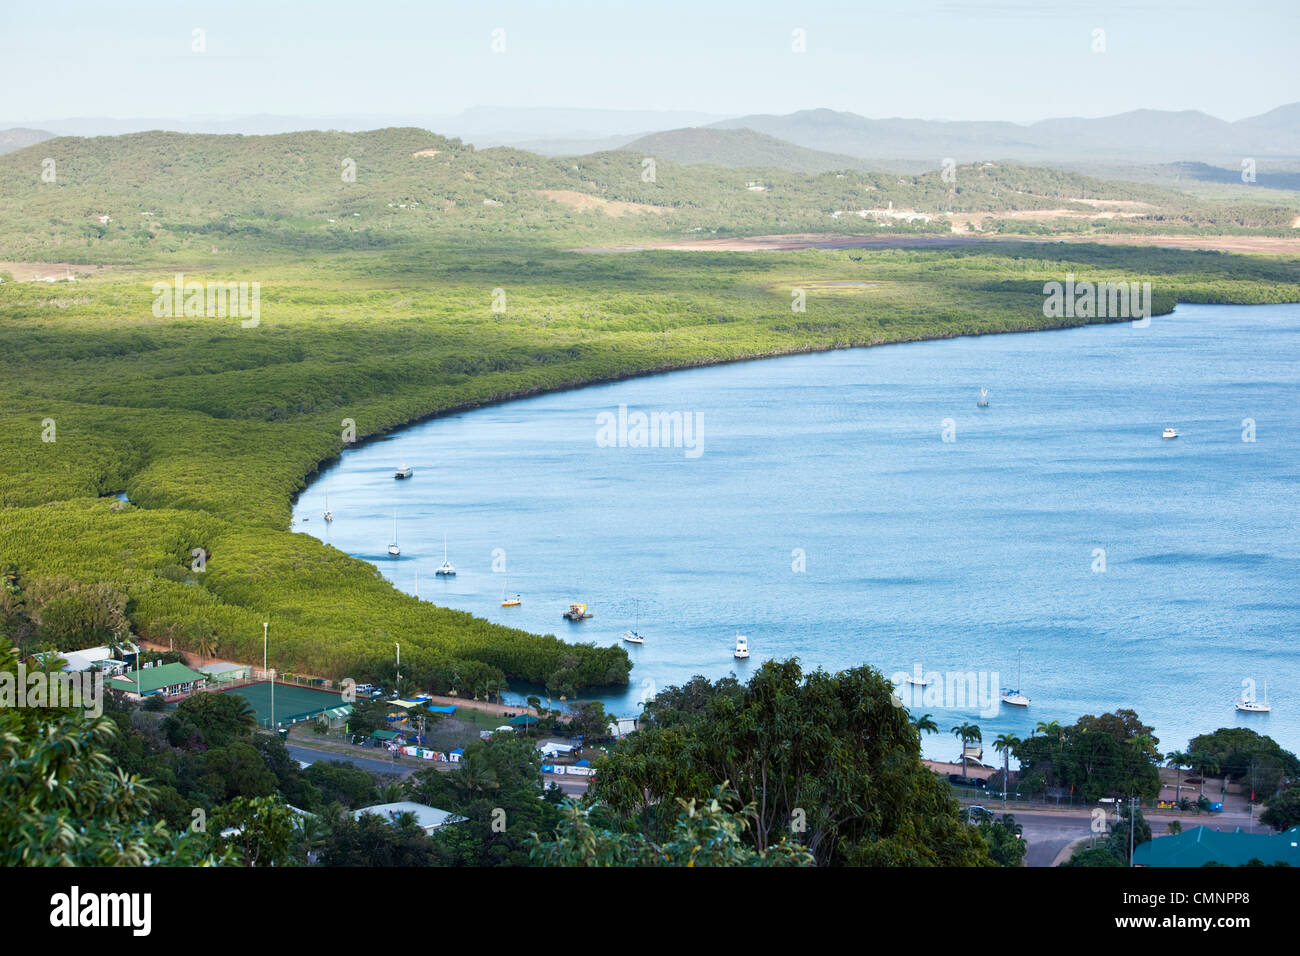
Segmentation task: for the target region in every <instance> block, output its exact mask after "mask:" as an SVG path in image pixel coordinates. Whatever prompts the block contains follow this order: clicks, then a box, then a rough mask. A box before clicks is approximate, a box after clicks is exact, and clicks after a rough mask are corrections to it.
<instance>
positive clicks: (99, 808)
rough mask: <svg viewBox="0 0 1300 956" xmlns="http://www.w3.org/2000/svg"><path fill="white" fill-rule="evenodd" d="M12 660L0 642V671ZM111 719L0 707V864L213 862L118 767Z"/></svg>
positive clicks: (151, 794)
mask: <svg viewBox="0 0 1300 956" xmlns="http://www.w3.org/2000/svg"><path fill="white" fill-rule="evenodd" d="M17 663H18V658H17V654H16V653H15V651H14V648H13V646H12V645H10V644H9V643H8V642H6V641H2V640H0V670H4V671H8V672H9V673H14V672H15V668H16V667H17ZM117 736H118V729H117V725H116V724H115V723H114V721H113V720H112V719H111V718H109V717H108V716H101V717H98V718H94V719H88V718H87V717H86V716H85V714H84V713H83V712H82V711H78V710H61V709H56V708H37V707H24V708H14V707H5V708H0V766H3V768H4V772H3V773H0V866H157V865H195V864H201V863H213V862H216V858H214V857H211V856H209V855H208V854H207V853H206V849H205V847H204V846H202V845H201V843H200V841H197V840H193V839H190V838H188V837H186V836H184V835H182V836H180V837H177V836H174V835H173V834H172V833H171V832H170V831H169V830H168V827H167V824H166V823H165V822H163V820H161V819H159V816H158V814H157V813H155V812H154V804H155V800H156V799H157V796H158V794H157V791H155V789H154V788H153V787H151V786H150V785H149V784H148V783H146V782H145V781H144V780H142V779H141V778H140V777H138V776H136V775H134V774H128V773H126V772H124V771H123V770H122V769H120V768H119V767H117V766H116V765H115V764H114V762H113V759H112V757H111V756H110V755H109V752H108V748H109V747H110V745H111V744H112V743H113V742H114V741H115V739H116V738H117Z"/></svg>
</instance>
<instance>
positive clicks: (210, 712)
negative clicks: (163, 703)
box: [162, 694, 257, 750]
mask: <svg viewBox="0 0 1300 956" xmlns="http://www.w3.org/2000/svg"><path fill="white" fill-rule="evenodd" d="M256 725H257V715H256V714H255V713H254V711H253V708H252V707H251V706H250V705H249V703H248V701H247V700H246V699H244V698H243V697H241V696H239V695H238V694H193V695H191V696H189V697H187V698H185V699H184V700H183V701H181V702H180V703H179V704H177V705H176V710H175V711H174V712H173V713H171V714H169V715H168V716H167V717H166V718H164V719H163V723H162V728H163V732H164V733H165V734H166V735H167V740H168V742H170V743H171V744H172V746H174V747H189V748H191V749H197V750H203V749H207V748H209V747H225V746H226V745H228V744H230V743H233V742H234V741H236V740H238V739H241V738H247V737H248V735H249V734H250V733H252V730H253V728H254V727H255V726H256Z"/></svg>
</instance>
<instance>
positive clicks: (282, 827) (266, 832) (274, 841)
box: [211, 796, 295, 866]
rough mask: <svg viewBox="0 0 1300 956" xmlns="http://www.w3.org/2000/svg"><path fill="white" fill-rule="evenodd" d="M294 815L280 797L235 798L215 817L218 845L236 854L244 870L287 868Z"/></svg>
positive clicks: (290, 855) (213, 816)
mask: <svg viewBox="0 0 1300 956" xmlns="http://www.w3.org/2000/svg"><path fill="white" fill-rule="evenodd" d="M294 828H295V814H294V812H293V811H292V810H290V809H289V808H288V807H286V806H285V805H284V804H283V803H282V802H280V800H279V798H278V797H274V796H266V797H254V798H253V799H251V800H250V799H248V798H246V797H236V798H235V799H234V800H231V801H230V802H229V803H227V804H226V805H225V806H223V807H221V808H220V809H218V810H217V812H216V813H214V814H213V815H212V821H211V829H212V830H213V832H215V833H216V834H217V840H218V844H219V845H220V846H224V847H229V848H230V849H231V850H232V851H234V854H235V857H236V859H237V860H238V861H239V863H240V865H241V866H288V865H289V864H290V863H291V862H292V860H293V854H292V848H293V839H294Z"/></svg>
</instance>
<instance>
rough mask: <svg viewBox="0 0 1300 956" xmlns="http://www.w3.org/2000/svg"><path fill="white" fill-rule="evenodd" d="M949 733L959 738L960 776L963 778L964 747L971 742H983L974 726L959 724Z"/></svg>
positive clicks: (964, 763)
mask: <svg viewBox="0 0 1300 956" xmlns="http://www.w3.org/2000/svg"><path fill="white" fill-rule="evenodd" d="M950 733H951V734H952V735H953V736H954V737H960V738H961V775H962V776H963V777H964V776H966V775H967V774H966V745H967V744H968V743H969V742H970V741H972V740H977V741H983V740H984V738H983V737H982V736H981V735H980V729H979V726H978V725H976V724H959V725H957V726H956V727H954V728H953V729H952V730H951V731H950Z"/></svg>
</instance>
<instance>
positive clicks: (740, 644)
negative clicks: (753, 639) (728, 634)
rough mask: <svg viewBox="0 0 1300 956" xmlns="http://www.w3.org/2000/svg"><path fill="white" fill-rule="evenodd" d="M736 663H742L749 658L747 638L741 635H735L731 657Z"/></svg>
mask: <svg viewBox="0 0 1300 956" xmlns="http://www.w3.org/2000/svg"><path fill="white" fill-rule="evenodd" d="M731 656H732V657H734V658H735V659H736V660H738V661H743V660H745V659H746V658H748V657H749V638H747V637H745V635H743V634H737V635H736V650H735V652H734V653H733V654H732V655H731Z"/></svg>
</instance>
